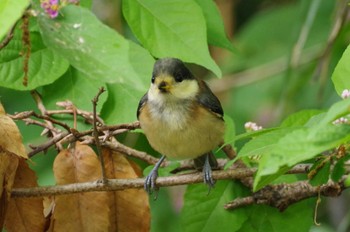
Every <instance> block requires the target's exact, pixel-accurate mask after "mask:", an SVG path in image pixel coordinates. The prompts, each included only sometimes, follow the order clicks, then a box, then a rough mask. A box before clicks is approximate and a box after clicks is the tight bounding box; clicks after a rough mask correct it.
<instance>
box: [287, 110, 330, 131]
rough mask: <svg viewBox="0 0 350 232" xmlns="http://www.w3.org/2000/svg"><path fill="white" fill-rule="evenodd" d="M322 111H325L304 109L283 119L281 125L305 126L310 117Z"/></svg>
mask: <svg viewBox="0 0 350 232" xmlns="http://www.w3.org/2000/svg"><path fill="white" fill-rule="evenodd" d="M322 112H323V111H321V110H302V111H299V112H296V113H294V114H291V115H289V116H288V117H287V118H286V119H285V120H283V122H282V123H281V127H291V126H304V125H305V124H306V123H307V122H308V121H309V120H310V118H312V117H313V116H315V115H318V114H320V113H322Z"/></svg>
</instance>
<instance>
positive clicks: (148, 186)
mask: <svg viewBox="0 0 350 232" xmlns="http://www.w3.org/2000/svg"><path fill="white" fill-rule="evenodd" d="M164 159H165V156H162V157H161V158H160V159H159V160H158V162H157V163H156V165H154V167H153V169H152V171H151V172H150V173H149V174H148V175H147V176H146V179H145V184H144V189H145V190H146V192H147V193H148V194H150V195H151V194H152V193H153V192H154V200H156V199H157V197H158V190H159V187H158V186H157V185H156V180H157V178H158V169H159V167H160V165H161V164H162V162H163V161H164Z"/></svg>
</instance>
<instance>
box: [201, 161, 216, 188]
mask: <svg viewBox="0 0 350 232" xmlns="http://www.w3.org/2000/svg"><path fill="white" fill-rule="evenodd" d="M209 158H210V154H207V155H206V157H205V162H204V166H203V177H204V178H203V179H204V183H205V184H207V185H208V188H209V191H208V194H209V192H210V190H211V188H213V187H214V185H215V180H214V179H213V176H212V170H211V166H210V162H209V160H210V159H209Z"/></svg>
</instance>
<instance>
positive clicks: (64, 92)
mask: <svg viewBox="0 0 350 232" xmlns="http://www.w3.org/2000/svg"><path fill="white" fill-rule="evenodd" d="M100 87H105V84H104V82H101V81H98V80H90V79H89V78H87V77H86V76H85V74H83V73H81V72H79V71H78V70H76V69H74V68H73V67H71V68H69V69H68V71H67V72H66V73H65V74H64V75H63V76H62V77H61V78H60V79H58V80H57V81H55V82H54V83H53V84H51V85H47V86H45V87H44V88H43V100H44V103H45V105H46V106H47V107H48V108H50V109H53V108H55V107H57V106H56V102H58V101H65V100H69V101H71V102H72V103H73V104H74V105H75V106H76V107H77V108H79V109H82V110H86V111H89V112H92V103H91V100H92V99H93V98H94V97H95V96H96V94H97V92H98V90H99V88H100ZM107 96H108V92H105V93H103V94H101V95H100V97H99V101H98V104H97V112H100V110H101V109H102V106H103V104H104V103H105V101H106V100H107Z"/></svg>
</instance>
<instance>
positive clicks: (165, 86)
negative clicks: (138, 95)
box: [158, 81, 170, 93]
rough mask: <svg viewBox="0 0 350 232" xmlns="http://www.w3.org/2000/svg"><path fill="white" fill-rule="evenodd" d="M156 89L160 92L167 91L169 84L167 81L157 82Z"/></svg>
mask: <svg viewBox="0 0 350 232" xmlns="http://www.w3.org/2000/svg"><path fill="white" fill-rule="evenodd" d="M158 89H159V91H160V92H162V93H167V92H169V90H170V84H169V83H168V82H167V81H161V82H160V83H159V84H158Z"/></svg>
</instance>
